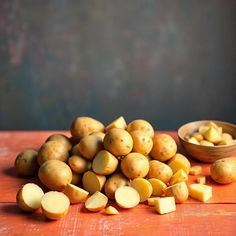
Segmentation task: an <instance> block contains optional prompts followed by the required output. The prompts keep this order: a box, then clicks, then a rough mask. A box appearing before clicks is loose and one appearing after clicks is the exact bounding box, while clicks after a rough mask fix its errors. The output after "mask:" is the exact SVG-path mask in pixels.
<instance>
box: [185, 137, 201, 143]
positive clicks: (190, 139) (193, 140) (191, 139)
mask: <svg viewBox="0 0 236 236" xmlns="http://www.w3.org/2000/svg"><path fill="white" fill-rule="evenodd" d="M187 141H188V142H189V143H192V144H196V145H199V144H200V143H201V142H203V141H204V140H201V141H200V143H199V142H198V140H197V139H196V138H195V137H190V138H188V139H187Z"/></svg>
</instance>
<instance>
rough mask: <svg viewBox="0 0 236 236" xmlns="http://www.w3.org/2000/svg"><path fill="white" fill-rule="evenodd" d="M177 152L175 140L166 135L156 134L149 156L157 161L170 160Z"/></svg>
mask: <svg viewBox="0 0 236 236" xmlns="http://www.w3.org/2000/svg"><path fill="white" fill-rule="evenodd" d="M176 151H177V145H176V142H175V140H174V139H173V138H172V137H171V136H170V135H168V134H156V135H155V136H154V138H153V148H152V150H151V152H150V155H151V157H152V158H153V159H155V160H158V161H167V160H169V159H171V158H172V157H173V156H174V155H175V154H176Z"/></svg>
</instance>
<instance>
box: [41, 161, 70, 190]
mask: <svg viewBox="0 0 236 236" xmlns="http://www.w3.org/2000/svg"><path fill="white" fill-rule="evenodd" d="M38 176H39V179H40V181H41V182H42V183H43V184H44V185H45V186H46V187H47V188H49V189H51V190H56V191H61V190H63V189H64V188H65V187H66V185H67V184H69V183H70V182H71V180H72V171H71V169H70V167H69V166H68V165H67V164H66V163H65V162H62V161H58V160H49V161H46V162H44V163H43V164H42V165H41V166H40V168H39V172H38Z"/></svg>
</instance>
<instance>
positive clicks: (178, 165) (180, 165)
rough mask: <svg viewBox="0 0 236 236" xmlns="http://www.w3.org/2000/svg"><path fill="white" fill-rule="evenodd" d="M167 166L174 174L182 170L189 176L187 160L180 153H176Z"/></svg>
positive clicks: (189, 165) (189, 166)
mask: <svg viewBox="0 0 236 236" xmlns="http://www.w3.org/2000/svg"><path fill="white" fill-rule="evenodd" d="M168 166H169V167H170V168H171V169H172V171H173V173H174V174H175V173H176V172H177V171H178V170H180V169H182V170H184V171H185V172H186V174H189V171H190V168H191V164H190V162H189V160H188V158H187V157H186V156H184V155H182V154H180V153H176V154H175V155H174V156H173V157H172V158H171V159H170V160H169V161H168Z"/></svg>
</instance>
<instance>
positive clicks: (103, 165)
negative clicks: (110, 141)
mask: <svg viewBox="0 0 236 236" xmlns="http://www.w3.org/2000/svg"><path fill="white" fill-rule="evenodd" d="M117 166H118V159H117V158H116V157H115V156H113V155H112V154H111V153H110V152H108V151H106V150H102V151H100V152H99V153H98V154H97V155H96V156H95V158H94V159H93V162H92V169H93V171H94V172H95V173H97V174H99V175H110V174H112V173H113V172H114V171H115V170H116V168H117Z"/></svg>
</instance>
